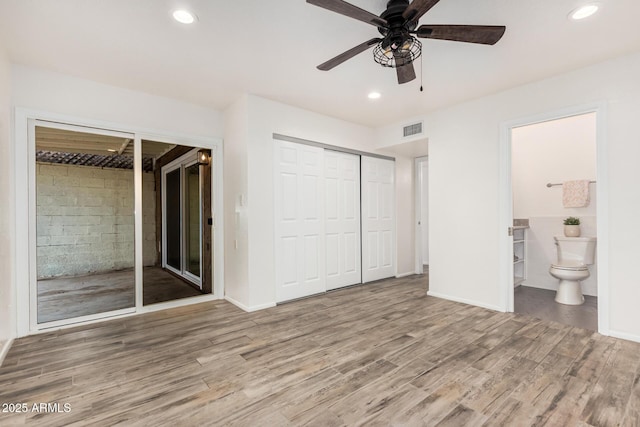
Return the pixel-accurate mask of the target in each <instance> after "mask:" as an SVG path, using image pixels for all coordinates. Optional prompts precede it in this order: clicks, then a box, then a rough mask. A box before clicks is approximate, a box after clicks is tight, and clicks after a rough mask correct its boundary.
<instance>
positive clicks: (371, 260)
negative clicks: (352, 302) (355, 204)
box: [362, 156, 396, 283]
mask: <svg viewBox="0 0 640 427" xmlns="http://www.w3.org/2000/svg"><path fill="white" fill-rule="evenodd" d="M362 180H363V185H362V188H363V193H362V207H363V211H362V233H363V235H364V236H366V238H365V243H364V245H363V253H362V265H363V270H362V278H363V282H365V283H366V282H371V281H374V280H380V279H385V278H388V277H393V276H394V275H395V269H396V266H395V248H396V247H395V241H396V239H395V163H394V162H393V161H392V160H386V159H378V158H373V157H366V156H363V157H362Z"/></svg>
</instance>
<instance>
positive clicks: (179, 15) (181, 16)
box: [171, 9, 198, 24]
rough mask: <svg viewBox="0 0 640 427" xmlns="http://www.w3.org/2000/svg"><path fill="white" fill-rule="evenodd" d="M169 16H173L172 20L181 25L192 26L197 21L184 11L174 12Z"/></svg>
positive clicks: (195, 17)
mask: <svg viewBox="0 0 640 427" xmlns="http://www.w3.org/2000/svg"><path fill="white" fill-rule="evenodd" d="M171 15H172V16H173V19H175V20H176V21H178V22H179V23H181V24H193V23H194V22H196V20H197V19H198V17H197V16H196V15H195V14H193V13H191V12H189V11H188V10H185V9H178V10H174V11H173V13H172V14H171Z"/></svg>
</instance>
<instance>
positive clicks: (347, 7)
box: [307, 0, 389, 27]
mask: <svg viewBox="0 0 640 427" xmlns="http://www.w3.org/2000/svg"><path fill="white" fill-rule="evenodd" d="M307 3H309V4H312V5H315V6H319V7H322V8H324V9H327V10H330V11H332V12H336V13H339V14H341V15H344V16H348V17H349V18H353V19H357V20H358V21H362V22H366V23H367V24H371V25H374V26H376V27H388V26H389V23H388V22H387V21H386V20H384V19H382V18H380V17H379V16H376V15H374V14H373V13H371V12H367V11H366V10H364V9H360V8H359V7H357V6H354V5H352V4H350V3H347V2H346V1H343V0H307Z"/></svg>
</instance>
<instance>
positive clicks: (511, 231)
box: [509, 227, 513, 236]
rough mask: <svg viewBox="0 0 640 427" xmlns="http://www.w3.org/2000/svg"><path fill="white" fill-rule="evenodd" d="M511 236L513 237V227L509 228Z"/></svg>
mask: <svg viewBox="0 0 640 427" xmlns="http://www.w3.org/2000/svg"><path fill="white" fill-rule="evenodd" d="M509 236H513V227H509Z"/></svg>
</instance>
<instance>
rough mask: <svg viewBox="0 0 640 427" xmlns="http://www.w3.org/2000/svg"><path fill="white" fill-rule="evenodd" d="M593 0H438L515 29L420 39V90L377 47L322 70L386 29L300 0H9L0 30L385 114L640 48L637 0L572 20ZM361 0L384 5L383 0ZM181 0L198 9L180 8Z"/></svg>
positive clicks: (142, 70) (116, 61) (156, 78)
mask: <svg viewBox="0 0 640 427" xmlns="http://www.w3.org/2000/svg"><path fill="white" fill-rule="evenodd" d="M585 1H586V0H585ZM585 1H583V0H535V1H531V0H441V1H440V3H438V4H437V5H436V6H435V7H434V8H433V9H432V10H431V11H430V12H429V13H427V14H426V15H425V16H423V17H422V19H421V20H420V23H421V24H427V23H431V24H488V25H506V26H507V31H506V33H505V36H504V37H503V39H502V40H501V41H500V42H499V43H498V44H497V45H495V46H483V45H473V44H466V43H455V42H448V41H441V40H424V42H423V58H424V69H423V76H424V92H422V93H421V92H419V87H420V77H418V79H417V80H415V81H413V82H411V83H408V84H405V85H402V86H399V85H398V84H397V81H396V75H395V71H394V70H391V69H385V68H382V67H380V66H379V65H377V64H376V63H374V62H373V58H372V54H371V52H370V51H369V52H365V53H363V54H361V55H359V56H358V57H356V58H354V59H352V60H350V61H347V62H346V63H344V64H342V65H340V66H338V67H336V68H335V69H333V70H332V71H329V72H323V71H318V70H317V69H316V68H315V67H316V65H318V64H320V63H322V62H324V61H326V60H327V59H329V58H332V57H333V56H335V55H337V54H338V53H341V52H343V51H345V50H347V49H349V48H351V47H353V46H355V45H357V44H359V43H361V42H363V41H365V40H368V39H370V38H372V37H376V36H377V35H378V32H377V30H376V28H375V27H373V26H371V25H367V24H365V23H362V22H360V21H356V20H352V19H349V18H347V17H345V16H341V15H337V14H335V13H332V12H329V11H326V10H324V9H321V8H318V7H316V6H312V5H309V4H307V3H306V2H305V1H304V0H271V1H265V0H227V1H222V0H135V1H131V0H108V1H106V0H55V1H44V0H40V1H36V0H0V43H2V44H3V45H4V47H5V49H6V50H7V52H8V54H9V56H10V58H11V60H12V61H13V62H15V63H20V64H26V65H33V66H37V67H43V68H47V69H52V70H56V71H60V72H63V73H67V74H71V75H75V76H79V77H83V78H88V79H91V80H96V81H99V82H103V83H108V84H112V85H116V86H121V87H126V88H131V89H136V90H141V91H145V92H149V93H153V94H158V95H164V96H168V97H173V98H178V99H183V100H186V101H190V102H194V103H197V104H201V105H205V106H209V107H212V108H215V109H217V110H224V109H225V108H226V107H227V106H228V105H229V104H230V103H231V102H233V101H234V100H235V99H237V97H239V96H240V95H241V94H242V93H252V94H256V95H259V96H263V97H266V98H269V99H273V100H276V101H281V102H284V103H287V104H290V105H294V106H298V107H302V108H305V109H309V110H313V111H317V112H319V113H323V114H327V115H330V116H334V117H338V118H342V119H345V120H348V121H352V122H356V123H361V124H364V125H369V126H374V127H377V126H382V125H387V124H390V123H394V122H397V121H401V120H404V119H406V118H408V117H415V116H419V115H422V114H425V113H427V112H428V111H431V110H434V109H436V108H441V107H443V106H447V105H452V104H455V103H458V102H460V101H464V100H467V99H472V98H477V97H480V96H483V95H486V94H490V93H494V92H496V91H499V90H503V89H507V88H509V87H513V86H517V85H520V84H523V83H526V82H530V81H534V80H539V79H541V78H544V77H547V76H551V75H554V74H558V73H561V72H564V71H568V70H571V69H575V68H579V67H582V66H585V65H587V64H590V63H595V62H600V61H602V60H605V59H608V58H612V57H616V56H620V55H623V54H626V53H630V52H634V51H638V50H640V31H638V29H637V28H638V22H637V21H638V18H640V1H638V0H601V1H600V3H601V4H602V10H601V12H600V13H598V14H597V15H596V16H594V17H591V18H588V19H586V20H584V21H580V22H571V21H569V20H568V19H567V14H568V13H569V12H570V11H571V10H572V9H574V8H575V7H577V6H578V5H580V4H583V3H585ZM351 2H352V3H353V4H355V5H357V6H359V7H362V8H364V9H367V10H369V11H371V12H374V13H375V14H379V13H380V12H382V10H384V9H385V5H386V1H385V0H352V1H351ZM179 6H183V7H187V8H189V9H191V10H193V11H194V12H195V13H196V14H197V15H198V17H199V22H198V23H197V24H195V25H192V26H184V25H182V24H178V23H176V22H174V21H173V20H172V18H171V16H170V11H171V10H173V9H175V8H177V7H179ZM416 71H417V74H418V76H419V74H420V62H419V61H418V63H417V64H416ZM371 90H377V91H379V92H381V93H382V98H381V99H379V100H377V101H371V100H369V99H367V96H366V95H367V93H368V92H369V91H371Z"/></svg>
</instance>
